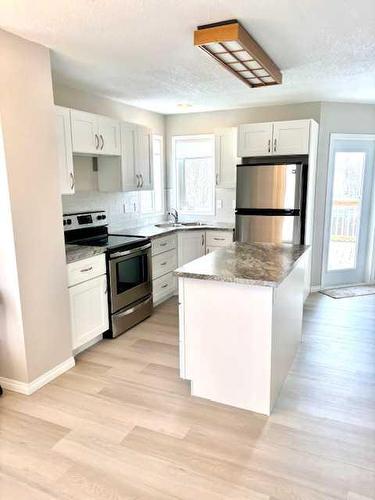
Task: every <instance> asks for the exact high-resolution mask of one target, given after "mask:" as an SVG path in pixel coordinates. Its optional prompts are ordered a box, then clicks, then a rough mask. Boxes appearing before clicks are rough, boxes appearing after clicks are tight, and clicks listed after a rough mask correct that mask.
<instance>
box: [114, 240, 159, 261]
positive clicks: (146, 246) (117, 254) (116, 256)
mask: <svg viewBox="0 0 375 500" xmlns="http://www.w3.org/2000/svg"><path fill="white" fill-rule="evenodd" d="M148 248H151V243H148V244H147V245H143V246H142V247H136V248H132V249H131V250H125V252H116V253H113V254H111V255H110V256H109V258H110V259H111V260H112V259H117V258H118V257H124V256H125V255H130V254H132V253H136V252H140V251H141V250H147V249H148Z"/></svg>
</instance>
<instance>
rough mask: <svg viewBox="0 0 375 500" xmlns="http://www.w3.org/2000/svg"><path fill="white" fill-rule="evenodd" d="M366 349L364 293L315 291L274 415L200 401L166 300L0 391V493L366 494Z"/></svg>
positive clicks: (370, 369) (41, 498)
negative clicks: (40, 377)
mask: <svg viewBox="0 0 375 500" xmlns="http://www.w3.org/2000/svg"><path fill="white" fill-rule="evenodd" d="M228 335H230V332H228ZM374 353H375V295H372V296H367V297H357V298H350V299H341V300H334V299H331V298H329V297H325V296H323V295H321V294H313V295H311V297H310V298H309V300H308V302H307V304H306V309H305V319H304V337H303V343H302V344H301V347H300V350H299V353H298V355H297V357H296V360H295V363H294V365H293V368H292V370H291V372H290V375H289V377H288V379H287V382H286V384H285V386H284V389H283V391H282V394H281V396H280V398H279V400H278V403H277V406H276V408H275V409H274V412H273V414H272V416H271V417H269V418H267V417H264V416H261V415H255V414H252V413H249V412H246V411H242V410H238V409H234V408H230V407H226V406H223V405H219V404H214V403H210V402H208V401H205V400H201V399H197V398H192V397H190V396H189V384H188V383H187V382H184V381H182V380H180V379H179V376H178V331H177V306H176V300H175V299H172V300H170V301H168V302H167V303H165V304H163V305H161V306H160V307H159V308H157V309H156V311H155V314H154V315H153V316H152V318H150V319H149V320H147V321H145V322H143V323H142V324H140V325H139V326H137V327H136V328H134V329H133V330H132V331H131V332H129V333H127V334H126V335H123V336H121V337H119V338H118V339H116V340H106V341H103V342H101V343H100V344H97V345H96V346H94V347H93V348H91V349H90V350H88V351H86V352H84V353H82V354H81V355H80V356H79V357H78V359H77V365H76V367H75V368H74V369H72V370H70V371H69V372H68V373H66V374H65V375H63V376H61V377H59V378H58V379H56V380H55V381H54V382H52V383H50V384H48V385H47V386H45V387H44V388H42V389H41V390H39V391H38V392H36V393H35V394H33V395H32V396H29V397H27V396H21V395H19V394H16V393H11V392H7V393H6V394H5V395H4V397H2V398H1V399H0V414H1V444H0V461H1V473H0V498H1V500H13V499H17V500H23V499H25V500H51V499H57V498H58V499H74V500H85V499H93V500H96V499H107V500H109V499H111V500H113V499H138V500H145V499H155V500H157V499H176V498H178V499H194V500H201V499H202V500H211V499H212V500H217V499H238V500H239V499H243V500H244V499H246V500H252V499H254V500H266V499H267V500H271V499H272V500H297V499H309V500H310V499H311V500H330V499H345V500H365V499H369V498H375V480H374V471H375V455H374V451H375V442H374V437H375V436H374V428H375V421H374V420H375V418H374V389H375V385H374V372H375V367H374ZM235 362H236V360H233V363H235Z"/></svg>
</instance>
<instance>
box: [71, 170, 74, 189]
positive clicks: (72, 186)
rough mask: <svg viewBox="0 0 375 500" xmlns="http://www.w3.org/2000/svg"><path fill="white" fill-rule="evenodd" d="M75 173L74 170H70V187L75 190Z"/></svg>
mask: <svg viewBox="0 0 375 500" xmlns="http://www.w3.org/2000/svg"><path fill="white" fill-rule="evenodd" d="M74 184H75V182H74V175H73V173H72V172H70V189H71V190H73V189H74Z"/></svg>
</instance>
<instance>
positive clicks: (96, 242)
mask: <svg viewBox="0 0 375 500" xmlns="http://www.w3.org/2000/svg"><path fill="white" fill-rule="evenodd" d="M146 241H147V239H146V238H143V237H140V236H111V235H109V236H105V237H100V238H87V239H83V240H80V241H75V242H72V243H74V245H85V246H93V247H105V248H107V250H114V249H118V248H120V247H129V246H134V244H136V243H143V242H146Z"/></svg>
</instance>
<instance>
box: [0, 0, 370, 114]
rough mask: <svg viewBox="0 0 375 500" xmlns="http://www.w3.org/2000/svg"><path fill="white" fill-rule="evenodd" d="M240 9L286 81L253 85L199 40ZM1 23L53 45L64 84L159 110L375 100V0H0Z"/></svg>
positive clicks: (56, 68)
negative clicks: (198, 33) (198, 34)
mask: <svg viewBox="0 0 375 500" xmlns="http://www.w3.org/2000/svg"><path fill="white" fill-rule="evenodd" d="M233 18H236V19H238V20H239V21H240V22H241V23H242V24H243V25H244V27H245V28H246V29H247V30H248V31H249V33H250V34H251V35H252V36H253V37H254V38H255V39H256V40H257V41H258V42H259V43H260V44H261V45H262V47H263V48H264V49H265V50H266V52H267V53H268V54H269V55H270V56H271V58H272V59H273V60H274V61H275V62H276V64H277V65H278V66H279V67H280V69H281V71H282V73H283V79H284V81H283V84H282V85H277V86H271V87H266V88H254V89H250V88H248V87H247V86H246V85H245V84H243V83H242V82H241V81H239V80H238V79H237V78H235V77H234V76H232V75H231V74H230V73H229V72H227V71H226V70H225V69H223V68H221V67H220V66H219V65H218V64H217V63H216V62H215V61H214V60H212V59H211V58H210V57H209V56H207V55H206V54H204V53H203V52H202V51H200V50H199V49H198V48H196V47H194V46H193V31H194V29H195V28H196V26H198V25H200V24H207V23H211V22H217V21H222V20H226V19H233ZM0 26H1V27H2V28H3V29H5V30H8V31H10V32H12V33H15V34H18V35H20V36H22V37H24V38H27V39H29V40H32V41H35V42H37V43H40V44H43V45H46V46H47V47H49V48H51V50H52V70H53V78H54V80H55V81H56V82H57V83H61V84H65V85H68V86H71V87H74V88H78V89H85V90H88V91H90V92H93V93H96V94H100V95H105V96H109V97H111V98H115V99H118V100H121V101H123V102H126V103H128V104H132V105H135V106H139V107H142V108H146V109H150V110H153V111H158V112H160V113H165V114H170V113H180V112H193V111H208V110H218V109H227V108H237V107H247V106H259V105H267V104H276V103H278V104H281V103H291V102H304V101H320V100H335V101H350V102H367V103H375V3H374V0H351V1H348V0H262V1H259V0H59V1H51V0H33V1H30V0H2V1H1V3H0ZM181 103H182V104H190V105H191V107H189V108H181V107H179V106H178V104H181Z"/></svg>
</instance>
